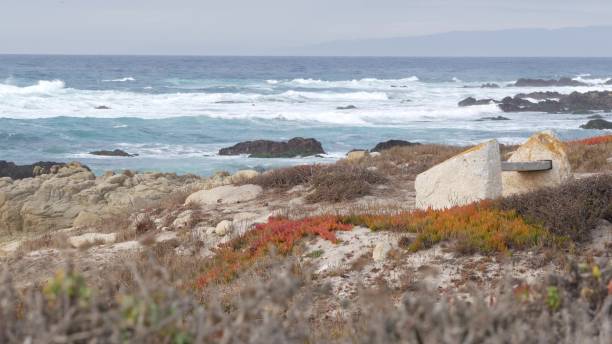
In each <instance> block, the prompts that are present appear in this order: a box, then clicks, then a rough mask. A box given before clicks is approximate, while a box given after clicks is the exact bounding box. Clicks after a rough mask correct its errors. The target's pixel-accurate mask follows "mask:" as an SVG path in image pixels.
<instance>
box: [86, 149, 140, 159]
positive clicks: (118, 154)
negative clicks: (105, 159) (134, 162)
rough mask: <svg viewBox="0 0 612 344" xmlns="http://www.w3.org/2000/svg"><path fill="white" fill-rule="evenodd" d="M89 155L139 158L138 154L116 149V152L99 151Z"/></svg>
mask: <svg viewBox="0 0 612 344" xmlns="http://www.w3.org/2000/svg"><path fill="white" fill-rule="evenodd" d="M89 154H91V155H100V156H121V157H128V158H131V157H134V156H138V154H130V153H128V152H126V151H122V150H121V149H115V150H112V151H110V150H99V151H93V152H89Z"/></svg>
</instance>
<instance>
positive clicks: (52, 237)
mask: <svg viewBox="0 0 612 344" xmlns="http://www.w3.org/2000/svg"><path fill="white" fill-rule="evenodd" d="M69 247H70V244H68V235H67V234H66V233H44V234H42V235H40V236H37V237H35V238H33V239H28V240H25V241H24V242H22V243H21V245H20V246H19V248H18V249H17V251H18V252H19V253H20V254H23V253H27V252H32V251H37V250H42V249H49V248H55V249H63V248H69Z"/></svg>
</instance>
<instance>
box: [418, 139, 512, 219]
mask: <svg viewBox="0 0 612 344" xmlns="http://www.w3.org/2000/svg"><path fill="white" fill-rule="evenodd" d="M415 188H416V206H417V208H420V209H427V208H433V209H445V208H451V207H454V206H459V205H464V204H468V203H472V202H475V201H478V200H482V199H493V198H497V197H500V196H501V194H502V180H501V158H500V155H499V144H498V143H497V141H496V140H491V141H488V142H485V143H482V144H480V145H478V146H476V147H473V148H471V149H469V150H467V151H465V152H463V153H460V154H458V155H456V156H454V157H452V158H450V159H448V160H446V161H444V162H442V163H441V164H438V165H436V166H434V167H432V168H430V169H429V170H427V171H425V172H423V173H421V174H419V175H418V176H417V178H416V180H415Z"/></svg>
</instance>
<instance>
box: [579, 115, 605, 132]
mask: <svg viewBox="0 0 612 344" xmlns="http://www.w3.org/2000/svg"><path fill="white" fill-rule="evenodd" d="M580 128H582V129H599V130H603V129H612V122H608V121H606V120H605V119H601V118H598V119H592V120H590V121H588V122H587V123H586V124H583V125H581V126H580Z"/></svg>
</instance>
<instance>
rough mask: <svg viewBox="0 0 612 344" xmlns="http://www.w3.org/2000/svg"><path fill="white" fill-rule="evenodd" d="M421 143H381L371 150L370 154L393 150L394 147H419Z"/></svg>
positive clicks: (392, 141)
mask: <svg viewBox="0 0 612 344" xmlns="http://www.w3.org/2000/svg"><path fill="white" fill-rule="evenodd" d="M418 145H420V143H418V142H409V141H404V140H389V141H385V142H379V143H377V144H376V146H374V148H372V149H371V150H370V152H382V151H384V150H387V149H391V148H393V147H408V146H418Z"/></svg>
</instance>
